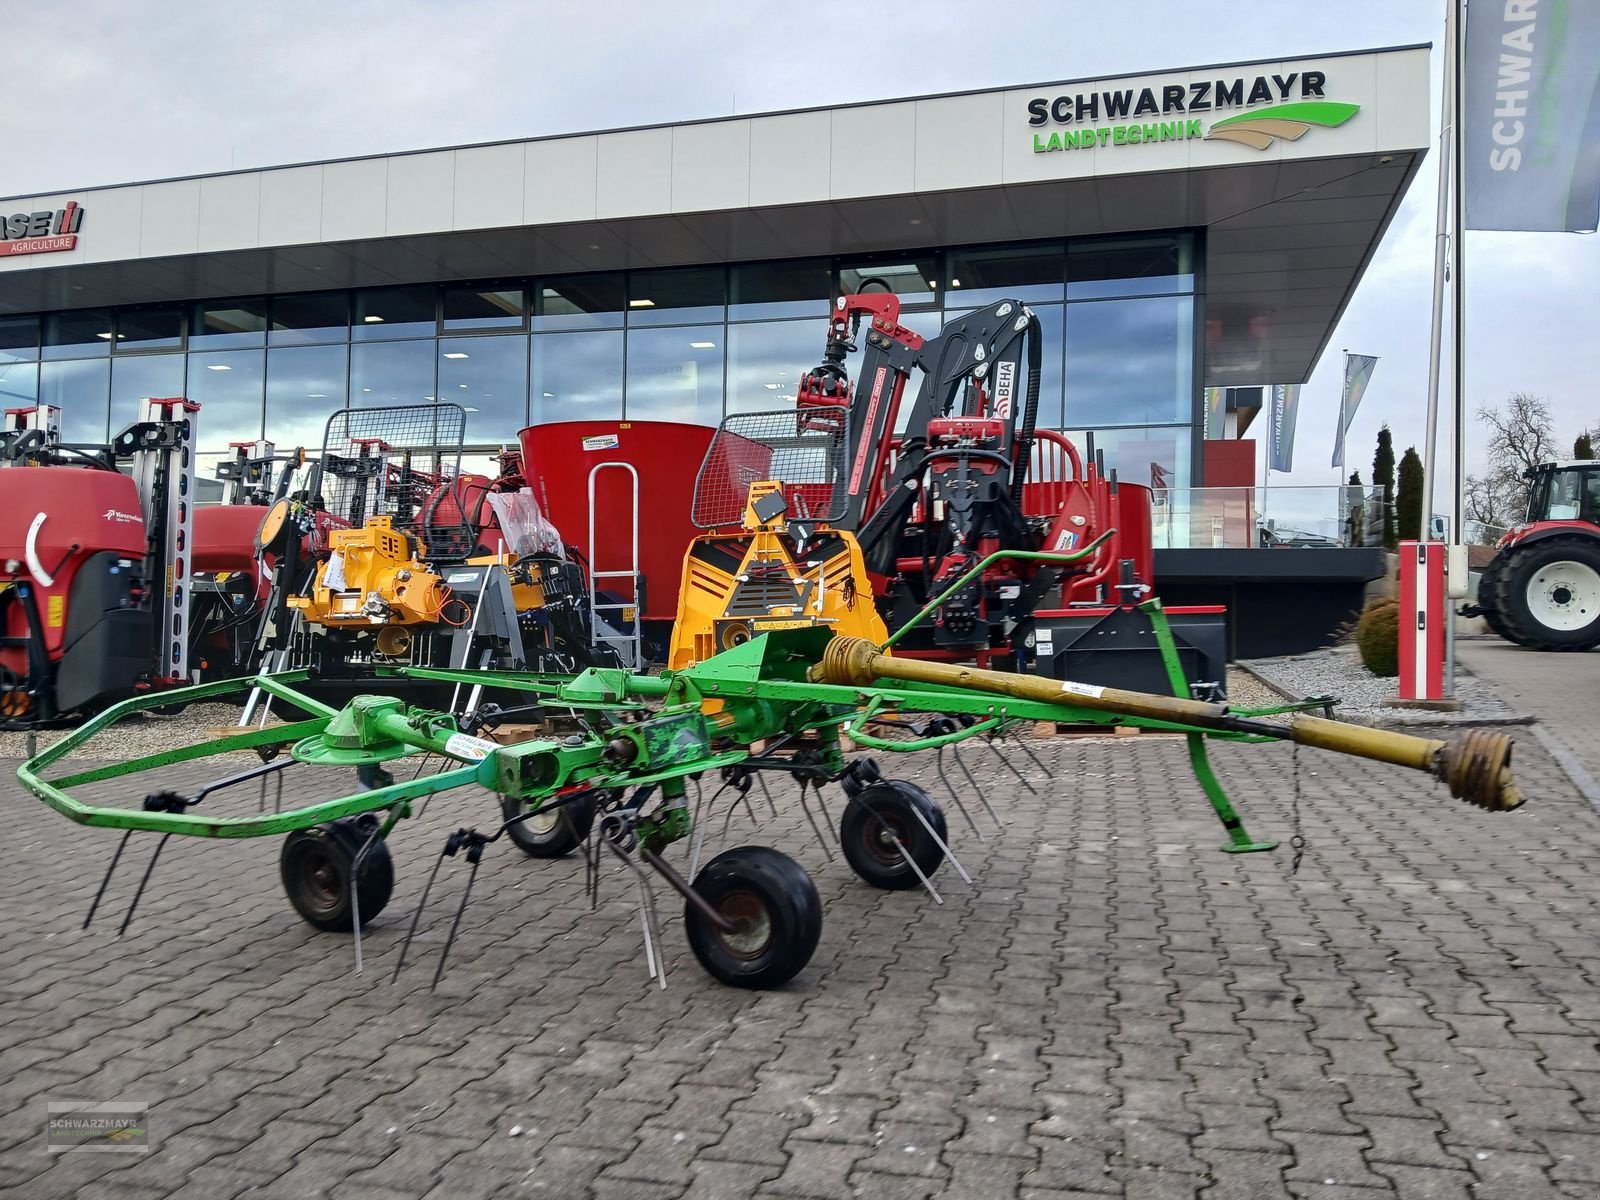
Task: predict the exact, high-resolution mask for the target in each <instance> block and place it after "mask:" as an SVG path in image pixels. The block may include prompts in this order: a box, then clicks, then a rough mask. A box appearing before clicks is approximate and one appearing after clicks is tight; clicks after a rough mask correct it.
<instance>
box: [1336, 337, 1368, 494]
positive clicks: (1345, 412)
mask: <svg viewBox="0 0 1600 1200" xmlns="http://www.w3.org/2000/svg"><path fill="white" fill-rule="evenodd" d="M1377 365H1378V360H1377V359H1376V358H1375V357H1373V356H1372V355H1370V354H1348V353H1347V354H1346V355H1345V356H1344V397H1343V399H1341V400H1340V402H1339V428H1338V431H1337V432H1336V433H1335V434H1334V437H1333V465H1334V466H1336V467H1342V466H1344V435H1345V430H1347V429H1349V428H1350V422H1351V421H1353V420H1355V419H1356V408H1357V407H1358V406H1359V405H1360V404H1361V397H1362V396H1363V395H1365V394H1366V390H1367V384H1368V383H1369V382H1370V381H1371V380H1372V368H1373V367H1375V366H1377Z"/></svg>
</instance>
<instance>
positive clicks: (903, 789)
mask: <svg viewBox="0 0 1600 1200" xmlns="http://www.w3.org/2000/svg"><path fill="white" fill-rule="evenodd" d="M919 813H920V814H921V815H922V817H923V819H924V820H926V821H927V825H924V824H923V823H922V821H919V820H918V819H917V815H918V814H919ZM928 825H931V826H933V828H934V830H935V831H936V832H937V833H938V834H939V840H940V841H945V842H948V840H949V836H950V835H949V834H948V833H947V832H946V831H945V824H944V812H943V811H942V810H941V809H940V808H939V806H938V805H937V804H935V803H934V802H933V801H932V800H931V799H929V797H928V793H927V792H925V791H923V790H922V789H921V788H919V787H918V786H917V785H916V784H914V783H907V782H906V781H905V780H904V779H885V780H882V781H880V782H878V783H874V784H872V785H870V786H868V787H864V788H862V789H861V790H860V791H859V792H857V793H856V794H855V795H854V796H852V797H850V803H849V804H847V805H845V809H844V816H843V817H841V818H840V819H839V844H840V846H841V847H843V849H844V857H845V860H846V861H847V862H848V863H849V864H850V866H851V868H852V869H853V870H854V871H855V873H856V874H857V875H859V876H861V878H862V879H864V880H866V881H867V882H868V883H870V884H871V885H872V886H873V887H877V888H884V889H886V890H888V891H901V890H903V889H905V888H914V887H917V886H919V885H920V884H921V882H922V880H921V879H919V878H918V877H917V872H916V871H914V870H912V869H911V865H910V863H908V862H906V858H905V855H903V854H901V853H900V846H904V847H905V849H906V854H909V855H910V856H911V861H912V862H914V863H916V865H917V867H918V868H919V869H920V870H921V871H922V873H923V874H924V875H927V876H932V874H933V873H934V872H935V871H937V870H938V869H939V864H940V863H942V862H943V861H944V851H943V850H941V849H940V848H939V842H938V841H935V840H934V839H933V837H932V835H930V834H929V833H928ZM896 838H898V839H899V841H900V846H896V845H895V839H896Z"/></svg>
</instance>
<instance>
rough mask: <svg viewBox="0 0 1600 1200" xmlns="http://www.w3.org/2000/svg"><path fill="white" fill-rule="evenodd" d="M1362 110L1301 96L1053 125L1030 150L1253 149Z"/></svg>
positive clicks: (1336, 122)
mask: <svg viewBox="0 0 1600 1200" xmlns="http://www.w3.org/2000/svg"><path fill="white" fill-rule="evenodd" d="M1360 111H1361V106H1360V105H1359V104H1344V103H1341V102H1339V101H1334V100H1305V101H1298V102H1295V103H1290V104H1275V105H1272V106H1271V107H1269V108H1258V109H1255V110H1253V111H1251V112H1243V113H1237V114H1235V115H1234V116H1231V117H1224V118H1223V119H1222V120H1220V121H1214V122H1212V124H1211V126H1210V128H1202V125H1203V122H1201V121H1198V120H1195V119H1193V118H1186V119H1184V120H1181V121H1152V122H1148V123H1130V124H1126V125H1100V126H1090V127H1083V128H1078V129H1064V130H1058V131H1056V132H1054V133H1051V134H1048V135H1046V134H1043V133H1035V134H1034V135H1033V152H1034V153H1035V154H1049V153H1051V152H1052V151H1056V150H1093V149H1094V148H1095V147H1096V146H1141V145H1143V146H1148V145H1150V144H1152V143H1155V142H1184V141H1188V140H1189V139H1191V138H1200V139H1201V140H1203V141H1208V142H1209V141H1219V142H1238V143H1239V144H1240V145H1244V146H1249V147H1250V148H1251V149H1253V150H1265V149H1266V148H1267V147H1268V146H1270V145H1272V143H1273V142H1275V141H1277V140H1278V139H1280V138H1282V139H1283V140H1284V141H1288V142H1293V141H1298V140H1299V139H1300V138H1302V137H1304V136H1305V135H1306V134H1307V133H1309V132H1310V131H1311V130H1312V129H1313V128H1322V129H1335V128H1337V127H1338V126H1340V125H1343V124H1344V123H1345V122H1346V121H1348V120H1349V119H1350V118H1351V117H1353V116H1355V115H1356V113H1358V112H1360Z"/></svg>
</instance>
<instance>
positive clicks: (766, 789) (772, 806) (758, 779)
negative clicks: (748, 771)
mask: <svg viewBox="0 0 1600 1200" xmlns="http://www.w3.org/2000/svg"><path fill="white" fill-rule="evenodd" d="M756 782H757V783H759V784H760V785H761V794H762V795H763V796H765V797H766V798H767V807H768V808H769V809H771V810H772V819H773V820H777V819H778V805H777V802H776V801H774V800H773V798H772V789H770V788H769V787H767V781H766V780H765V779H763V778H762V777H761V772H759V771H757V772H756Z"/></svg>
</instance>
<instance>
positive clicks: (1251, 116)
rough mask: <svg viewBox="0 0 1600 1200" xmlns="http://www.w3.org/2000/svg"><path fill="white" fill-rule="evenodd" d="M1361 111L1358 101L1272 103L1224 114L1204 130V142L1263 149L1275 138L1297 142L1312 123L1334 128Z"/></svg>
mask: <svg viewBox="0 0 1600 1200" xmlns="http://www.w3.org/2000/svg"><path fill="white" fill-rule="evenodd" d="M1360 111H1361V106H1360V105H1359V104H1340V103H1339V102H1338V101H1335V100H1307V101H1303V102H1301V103H1298V104H1275V105H1273V106H1272V107H1271V108H1260V109H1257V110H1256V111H1255V112H1247V113H1239V114H1238V115H1237V116H1232V117H1224V118H1223V119H1222V120H1220V121H1217V122H1216V123H1215V124H1213V125H1212V126H1211V128H1210V129H1208V130H1206V141H1208V142H1209V141H1223V142H1239V143H1241V144H1243V145H1246V146H1249V147H1250V148H1251V149H1253V150H1265V149H1266V148H1267V147H1268V146H1270V145H1272V143H1273V142H1274V141H1276V140H1277V139H1278V138H1283V139H1284V141H1287V142H1293V141H1298V140H1299V139H1300V138H1302V137H1304V136H1305V135H1306V134H1307V133H1309V132H1310V130H1311V127H1312V126H1313V125H1317V126H1321V127H1322V128H1323V129H1336V128H1338V127H1339V126H1340V125H1343V124H1344V123H1345V122H1346V121H1348V120H1349V119H1350V118H1351V117H1353V116H1355V115H1356V113H1358V112H1360Z"/></svg>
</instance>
